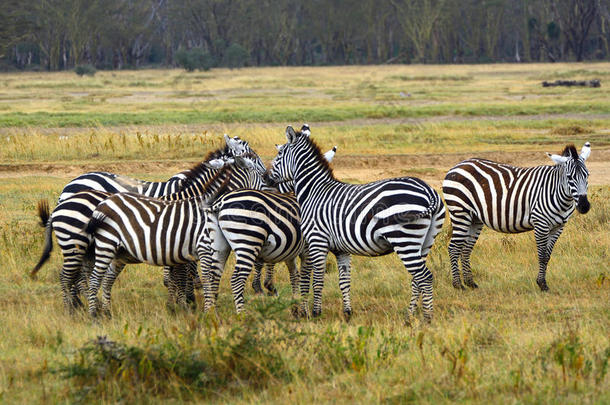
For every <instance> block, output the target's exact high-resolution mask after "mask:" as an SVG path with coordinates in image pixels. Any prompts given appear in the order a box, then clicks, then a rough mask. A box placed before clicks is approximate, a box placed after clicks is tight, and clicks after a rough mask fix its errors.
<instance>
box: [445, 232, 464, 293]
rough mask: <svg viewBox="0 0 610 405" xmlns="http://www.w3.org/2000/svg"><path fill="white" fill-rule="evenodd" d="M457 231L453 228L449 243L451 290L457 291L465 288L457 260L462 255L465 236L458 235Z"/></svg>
mask: <svg viewBox="0 0 610 405" xmlns="http://www.w3.org/2000/svg"><path fill="white" fill-rule="evenodd" d="M457 232H458V231H457V230H456V229H455V228H453V234H452V235H451V241H450V242H449V260H450V262H451V284H452V285H453V288H456V289H458V290H465V289H466V287H464V285H463V284H462V280H461V278H460V265H459V259H460V257H461V255H462V249H463V247H464V241H465V239H466V236H464V235H460V234H458V233H457Z"/></svg>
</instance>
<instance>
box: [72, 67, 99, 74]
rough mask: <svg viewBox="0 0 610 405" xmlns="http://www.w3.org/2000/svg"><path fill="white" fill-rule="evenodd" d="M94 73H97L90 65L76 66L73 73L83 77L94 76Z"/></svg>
mask: <svg viewBox="0 0 610 405" xmlns="http://www.w3.org/2000/svg"><path fill="white" fill-rule="evenodd" d="M96 72H97V70H96V69H95V67H94V66H92V65H77V66H76V67H75V68H74V73H76V74H77V75H79V76H84V75H87V76H95V73H96Z"/></svg>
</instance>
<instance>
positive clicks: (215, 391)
mask: <svg viewBox="0 0 610 405" xmlns="http://www.w3.org/2000/svg"><path fill="white" fill-rule="evenodd" d="M594 77H597V78H601V79H602V86H603V87H602V88H600V89H576V88H571V89H561V88H553V89H544V88H542V87H541V86H540V82H541V81H542V80H554V79H556V78H585V79H590V78H594ZM608 78H610V64H607V63H599V64H578V65H570V64H559V65H481V66H446V67H445V66H442V67H441V66H384V67H347V68H339V67H337V68H264V69H244V70H236V71H229V70H212V71H210V72H207V73H194V74H187V73H184V72H181V71H178V70H168V71H164V70H151V71H135V72H99V73H98V74H97V75H96V76H95V77H93V78H87V77H85V78H78V77H76V76H75V75H74V74H73V73H44V74H43V73H23V74H4V75H0V89H1V91H0V127H3V128H1V129H0V134H1V137H0V145H1V147H0V252H1V257H2V260H3V264H4V267H3V271H2V273H1V274H0V308H2V315H0V328H1V329H2V331H3V333H2V339H0V402H6V403H41V402H49V403H56V402H66V403H74V402H91V401H94V402H102V403H114V402H119V401H121V402H127V403H134V402H135V403H142V402H145V403H160V402H172V403H178V402H183V401H204V400H205V401H210V402H213V403H262V402H265V403H286V402H294V403H306V402H314V401H316V402H323V403H330V402H348V401H349V402H355V403H390V404H394V403H396V404H398V403H406V402H422V403H449V402H466V403H490V402H493V403H579V404H580V403H608V402H610V377H609V376H608V361H609V360H610V304H609V303H610V280H609V277H610V270H609V265H608V263H609V262H610V236H609V235H610V202H609V201H610V163H608V162H609V161H610V105H609V102H608V100H610V92H609V90H608V89H607V87H605V82H606V80H607V79H608ZM401 92H403V93H404V96H403V95H401V94H400V93H401ZM303 121H306V122H309V123H310V124H311V126H312V131H313V136H314V137H315V138H316V139H317V141H318V142H319V143H320V145H321V146H322V147H323V148H330V147H331V146H332V145H338V146H339V152H338V155H337V159H336V161H335V166H336V173H337V175H338V176H339V177H340V178H343V179H346V180H349V181H354V182H362V181H369V180H371V179H376V178H381V177H389V176H393V175H403V174H411V175H417V176H420V177H422V178H424V179H426V180H427V181H429V182H430V183H431V184H433V185H434V186H436V187H438V185H439V184H440V180H441V179H442V177H443V173H444V172H445V171H446V170H447V169H448V168H449V167H451V166H452V165H453V164H455V163H457V162H458V161H459V160H460V159H462V158H464V157H467V156H470V155H471V154H476V155H482V156H488V157H492V158H496V159H503V160H505V161H509V162H511V163H513V164H522V165H529V164H544V163H545V162H546V160H545V159H546V157H545V156H544V154H543V153H542V152H543V151H554V152H558V151H559V150H561V148H562V146H563V145H565V144H566V143H571V142H574V143H576V144H577V146H580V144H581V143H582V142H584V141H585V140H589V141H591V143H592V145H593V153H592V156H591V158H590V161H588V166H589V169H590V171H591V186H590V190H589V199H590V201H591V204H592V208H591V211H590V212H589V213H588V214H586V215H578V214H575V215H574V217H573V218H572V219H571V220H570V222H569V223H568V225H567V226H566V229H565V231H564V234H563V235H562V236H561V238H560V239H559V241H558V242H557V245H556V247H555V251H554V253H553V257H552V259H551V262H550V265H549V274H548V282H549V286H550V288H551V291H550V292H549V293H541V292H540V291H539V290H538V288H537V286H536V284H535V276H536V271H537V270H536V269H537V262H536V251H535V243H534V238H533V235H531V234H522V235H502V234H498V233H494V232H491V231H489V230H485V231H484V232H483V234H482V236H481V238H480V241H479V242H478V244H477V246H476V247H475V250H474V253H473V268H474V274H475V278H476V280H477V282H478V283H479V286H480V288H479V289H478V290H476V291H465V292H462V291H456V290H454V289H453V288H452V287H451V283H450V275H449V262H448V256H447V253H446V246H447V242H448V239H449V227H448V226H446V227H445V229H444V230H443V232H442V233H441V235H439V237H438V239H437V242H436V245H435V247H434V249H433V252H432V254H431V256H430V258H429V263H428V264H429V267H430V268H431V269H432V271H433V273H434V274H435V286H434V288H435V319H434V321H433V323H432V324H431V325H423V324H420V323H416V324H415V325H414V326H412V327H406V326H405V325H404V322H403V317H404V311H405V309H406V307H407V304H408V299H409V288H408V286H409V282H410V277H409V276H408V275H407V274H406V272H405V271H404V269H403V268H402V266H401V265H400V263H399V261H398V260H397V258H396V257H394V256H388V257H382V258H376V259H370V258H355V259H354V261H353V273H352V274H353V276H352V279H353V282H352V301H353V306H354V316H353V318H352V320H351V322H350V323H348V324H346V323H345V322H343V321H342V317H341V295H340V292H339V289H338V285H337V270H336V266H335V264H334V261H333V260H332V259H331V260H330V264H329V266H328V273H327V275H326V281H325V290H324V313H323V315H322V317H321V318H320V319H317V320H310V321H306V320H300V321H295V320H293V319H292V318H291V316H290V311H289V305H290V300H289V296H290V294H289V286H288V277H287V274H286V273H287V272H286V271H285V270H284V269H283V267H282V268H280V269H278V272H277V278H278V281H277V284H278V286H281V288H280V296H279V297H278V298H271V297H254V296H253V295H252V293H251V291H250V290H249V294H248V297H247V298H248V302H247V307H248V311H247V314H246V315H245V316H242V317H238V316H236V315H235V314H234V310H233V304H232V298H231V296H230V293H229V291H230V289H229V285H228V277H224V279H223V284H222V285H221V296H220V297H219V306H218V316H219V319H220V322H218V321H217V320H216V318H214V317H211V316H207V315H204V314H201V313H200V311H195V312H180V311H179V312H177V313H172V312H169V311H167V310H166V309H165V298H166V292H165V290H164V288H163V286H162V283H161V271H160V269H157V268H153V267H149V266H144V265H138V266H130V267H128V268H127V269H126V271H125V272H124V273H123V274H122V275H121V277H120V278H119V280H118V281H117V283H116V285H115V289H114V296H113V305H114V307H113V318H112V319H111V320H106V321H103V322H100V323H93V322H91V321H90V320H89V319H88V318H87V316H85V315H84V314H78V315H77V316H74V317H71V316H69V315H68V314H66V313H65V312H64V311H63V308H62V305H61V299H60V292H59V285H58V282H57V269H58V268H59V266H60V264H61V258H60V253H59V252H54V254H53V257H52V260H51V263H50V264H48V265H47V266H46V267H45V268H44V269H43V270H42V271H41V273H40V276H39V278H38V280H30V279H29V278H28V276H27V272H28V271H29V270H30V269H31V267H32V266H33V265H34V263H35V262H36V261H37V259H38V257H39V254H40V252H41V249H42V239H43V232H42V229H41V228H40V227H38V225H37V218H36V215H35V206H36V202H37V201H38V200H39V199H41V198H48V199H50V200H51V201H54V200H55V199H56V198H57V196H58V194H59V192H60V191H61V189H62V187H63V185H64V184H65V183H67V182H68V181H69V180H70V179H71V178H73V177H74V176H75V175H77V174H79V173H81V172H83V171H86V170H93V169H97V168H103V169H108V170H115V171H120V172H121V173H124V174H129V175H132V176H134V177H138V178H145V179H163V178H167V177H169V176H171V175H172V174H174V173H175V172H177V171H179V170H181V169H183V168H186V167H188V166H189V165H190V164H191V163H193V162H196V161H198V160H200V159H201V158H202V157H203V156H204V155H205V153H206V152H207V151H209V150H211V149H213V148H215V147H217V146H219V145H220V142H221V141H220V139H221V135H222V133H223V132H228V133H230V134H231V135H239V136H240V137H243V138H245V139H247V140H249V141H251V144H252V146H253V147H254V148H255V149H256V150H257V151H258V152H259V153H260V154H261V156H263V157H264V158H267V159H269V158H272V157H273V155H274V151H275V148H274V147H273V145H274V144H275V143H281V142H283V135H282V134H283V129H284V127H285V126H286V125H287V124H292V125H299V124H300V123H301V122H303ZM231 264H232V262H229V266H228V267H227V272H229V273H230V270H229V269H230V265H231ZM200 298H201V297H199V299H200ZM98 336H106V340H100V339H98ZM108 341H111V342H114V343H109V342H108ZM94 342H95V343H94Z"/></svg>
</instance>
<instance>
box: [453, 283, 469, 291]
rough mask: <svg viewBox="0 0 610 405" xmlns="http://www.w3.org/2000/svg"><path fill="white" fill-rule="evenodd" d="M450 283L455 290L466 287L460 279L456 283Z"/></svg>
mask: <svg viewBox="0 0 610 405" xmlns="http://www.w3.org/2000/svg"><path fill="white" fill-rule="evenodd" d="M452 285H453V288H455V289H456V290H465V289H466V287H464V285H463V284H462V282H461V281H458V282H457V283H456V282H455V281H454V282H453V283H452Z"/></svg>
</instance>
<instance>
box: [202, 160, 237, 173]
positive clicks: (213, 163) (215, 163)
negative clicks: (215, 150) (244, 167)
mask: <svg viewBox="0 0 610 405" xmlns="http://www.w3.org/2000/svg"><path fill="white" fill-rule="evenodd" d="M233 162H234V160H233V159H227V160H225V159H212V160H209V161H207V162H205V163H204V165H205V166H207V167H209V168H210V169H216V170H218V169H222V168H223V167H224V166H225V165H229V164H231V163H233Z"/></svg>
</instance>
